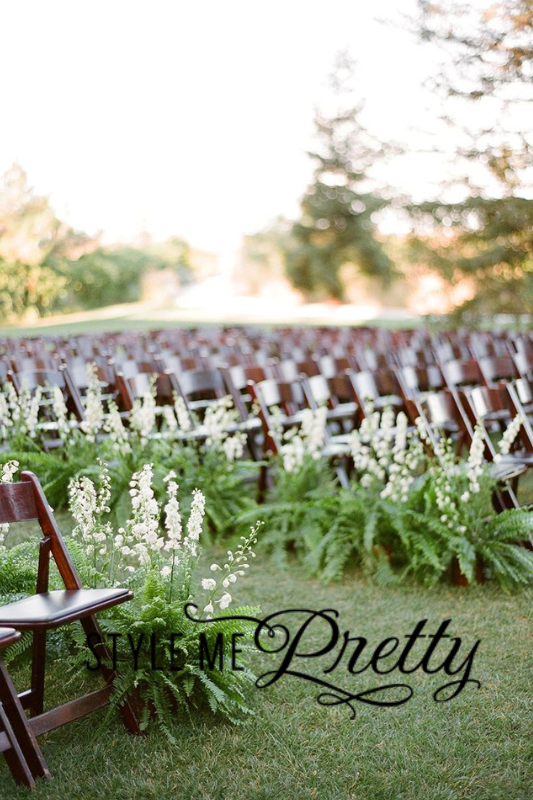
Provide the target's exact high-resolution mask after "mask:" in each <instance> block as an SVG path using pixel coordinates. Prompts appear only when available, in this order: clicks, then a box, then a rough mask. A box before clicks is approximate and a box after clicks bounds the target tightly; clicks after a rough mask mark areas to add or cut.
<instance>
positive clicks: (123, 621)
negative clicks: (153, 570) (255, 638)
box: [104, 576, 258, 744]
mask: <svg viewBox="0 0 533 800" xmlns="http://www.w3.org/2000/svg"><path fill="white" fill-rule="evenodd" d="M231 613H232V615H244V616H254V615H257V613H258V609H257V608H250V607H242V608H235V609H233V610H232V612H231ZM223 616H224V615H222V616H221V618H218V617H217V620H216V621H213V622H212V623H209V624H207V625H201V624H197V623H194V622H191V621H190V620H188V619H187V618H186V617H185V616H184V614H183V607H182V605H181V604H180V602H179V601H178V600H176V601H174V602H173V603H172V604H169V603H168V600H167V596H166V587H165V586H164V585H163V584H162V582H160V581H158V580H157V578H156V576H152V578H151V580H147V581H146V583H145V587H144V591H143V592H140V593H139V594H138V596H136V598H135V599H134V601H133V602H131V603H127V604H124V605H122V606H119V607H116V609H115V610H114V613H113V614H110V615H109V616H108V618H107V619H106V621H105V624H104V630H107V631H109V632H111V631H112V632H114V633H120V634H122V637H121V639H120V640H119V644H120V648H119V649H118V658H119V671H120V677H119V679H118V681H117V682H116V685H115V689H114V693H113V698H112V708H116V707H118V706H120V705H121V703H122V702H123V700H124V699H125V698H126V697H128V696H132V695H133V696H134V697H135V696H137V698H138V699H139V700H140V702H141V706H142V717H141V727H142V728H143V729H146V728H147V727H148V726H149V724H150V723H151V722H152V723H153V722H154V721H157V725H158V727H160V728H161V729H162V730H163V732H164V733H165V735H166V737H167V739H168V740H169V741H170V742H171V743H173V744H175V743H177V742H176V738H175V734H174V732H173V729H172V727H173V723H174V722H175V720H176V718H178V719H179V717H180V714H183V713H185V714H186V715H187V716H189V717H190V716H191V715H192V714H193V713H195V714H196V713H209V714H210V715H214V716H215V718H217V717H219V718H220V719H227V720H229V721H231V722H232V723H239V722H242V721H243V720H244V719H245V718H246V717H247V716H249V715H250V714H252V713H253V711H252V708H251V706H250V688H251V686H252V680H253V677H254V676H253V675H252V674H251V673H250V671H249V670H248V669H246V668H245V667H244V666H243V665H242V664H241V665H240V666H241V667H242V671H241V670H237V671H233V670H232V669H231V662H232V650H231V648H232V635H234V634H238V633H242V634H243V635H245V636H249V635H250V634H251V632H252V629H253V623H249V622H248V623H247V622H237V621H234V620H232V621H231V622H225V621H224V619H223ZM200 632H202V633H203V634H204V635H205V640H206V646H207V647H206V650H207V652H208V653H209V655H210V657H211V655H213V654H214V653H215V651H216V645H217V637H218V635H219V634H222V646H221V650H222V665H223V668H222V669H219V668H218V666H219V661H218V657H217V659H216V662H215V666H214V668H211V667H210V666H209V663H208V661H207V659H206V658H205V653H206V650H204V658H203V659H202V658H201V654H200V638H199V633H200ZM128 634H131V636H132V637H133V639H134V641H135V642H136V643H138V642H139V640H140V636H141V635H144V640H143V646H142V647H141V649H140V651H139V662H138V665H137V666H138V668H137V669H134V665H133V663H132V658H131V650H130V649H129V646H128V643H127V635H128ZM152 634H153V635H154V641H156V642H157V650H156V656H157V661H156V663H157V664H158V665H160V666H164V668H163V669H161V670H154V669H152V663H151V658H152V656H151V649H150V646H149V642H150V636H151V635H152ZM172 634H175V636H174V638H173V640H172ZM237 641H238V642H239V649H242V651H243V653H244V652H246V651H247V650H250V649H251V647H250V645H248V646H246V645H245V644H241V643H242V642H243V641H244V640H243V639H238V640H237ZM171 649H172V650H173V651H174V654H173V656H171ZM171 660H172V662H171ZM171 663H172V664H173V667H174V669H173V670H171V669H170V668H169V665H170V664H171Z"/></svg>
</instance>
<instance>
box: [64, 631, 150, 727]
mask: <svg viewBox="0 0 533 800" xmlns="http://www.w3.org/2000/svg"><path fill="white" fill-rule="evenodd" d="M80 621H81V624H82V625H83V630H84V631H85V634H86V636H90V635H91V634H95V635H96V636H98V637H99V641H100V642H101V644H97V645H96V647H95V650H96V649H97V650H98V653H99V656H100V658H101V660H102V663H101V667H100V670H101V672H102V675H103V677H104V678H105V680H106V681H107V682H108V683H110V684H112V683H113V681H114V680H115V679H116V678H118V672H116V671H115V670H112V669H111V668H110V667H108V666H106V664H105V663H104V661H108V662H109V663H111V653H110V652H109V649H108V647H107V645H106V644H105V642H104V637H103V635H102V631H101V630H100V626H99V625H98V623H97V621H96V619H95V618H94V617H85V619H82V620H80ZM97 641H98V640H97ZM132 699H133V698H131V697H128V698H127V699H126V700H125V701H124V703H123V704H122V705H121V706H120V709H119V711H120V716H121V717H122V721H123V723H124V725H125V727H126V730H127V731H128V732H129V733H131V734H133V735H135V736H142V735H143V732H142V731H141V728H140V723H139V718H138V715H137V713H136V712H135V709H134V705H133V702H132Z"/></svg>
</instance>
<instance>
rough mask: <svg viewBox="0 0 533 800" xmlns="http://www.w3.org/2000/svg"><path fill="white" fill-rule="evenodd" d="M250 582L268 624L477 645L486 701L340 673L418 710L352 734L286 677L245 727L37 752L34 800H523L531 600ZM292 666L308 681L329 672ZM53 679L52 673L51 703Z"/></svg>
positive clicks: (431, 681) (495, 594) (532, 675)
mask: <svg viewBox="0 0 533 800" xmlns="http://www.w3.org/2000/svg"><path fill="white" fill-rule="evenodd" d="M213 555H216V553H215V554H214V553H213V552H212V551H211V552H208V553H207V555H206V557H205V560H206V563H209V561H210V558H212V557H213ZM254 567H255V569H253V571H251V574H250V576H249V577H248V578H247V579H246V580H244V581H243V582H242V583H240V584H237V585H236V587H235V590H236V592H237V596H236V600H237V602H238V603H244V602H247V603H248V602H253V603H257V602H259V603H261V605H262V609H263V615H264V616H266V615H267V614H269V613H273V612H275V611H278V610H281V609H288V608H311V609H322V608H323V609H327V608H335V609H337V610H338V611H339V614H340V627H341V631H344V630H349V631H350V632H351V634H352V635H354V636H355V635H364V636H366V637H367V638H368V640H369V644H370V645H372V646H375V645H376V644H377V643H378V642H380V641H381V640H382V639H384V638H385V637H387V636H395V635H396V636H398V637H400V636H403V635H405V634H407V633H409V632H411V631H412V629H413V627H414V625H415V623H416V622H417V621H418V620H420V619H423V618H427V619H428V631H429V632H432V631H434V630H435V629H436V627H437V623H439V622H440V621H442V620H444V619H447V618H451V619H452V623H451V630H450V632H451V633H452V635H458V636H461V637H462V639H463V643H464V644H463V648H464V653H465V654H466V652H468V649H470V647H471V646H472V645H473V644H474V642H475V640H477V639H481V645H480V647H479V650H478V653H477V655H476V657H475V660H474V668H473V671H472V677H473V678H476V679H478V680H480V681H481V688H480V689H477V688H475V687H472V686H467V687H466V688H465V689H464V690H463V692H462V694H461V695H460V696H459V697H457V698H456V699H454V700H452V701H451V702H449V703H441V704H437V703H435V702H434V701H433V699H432V693H433V691H434V690H435V688H436V687H438V686H440V685H442V684H443V683H444V682H446V681H447V680H450V679H445V678H446V676H443V675H442V674H441V673H439V674H437V675H433V676H428V675H424V674H419V673H415V674H414V675H411V676H406V677H403V676H400V677H399V678H397V677H396V676H397V673H392V674H391V676H390V677H387V678H378V677H377V676H375V675H373V674H371V673H370V671H367V672H365V673H364V674H363V675H360V676H357V675H353V676H351V675H349V674H348V673H347V672H346V669H345V667H343V666H342V665H339V667H338V669H337V670H336V672H335V673H332V674H331V675H330V678H331V679H333V677H335V682H336V683H338V684H341V685H344V686H345V687H346V688H353V689H356V690H357V691H360V690H362V689H366V688H369V687H370V686H375V685H377V684H378V683H380V682H383V681H385V680H386V681H392V682H395V681H396V680H406V681H407V682H408V683H410V684H411V685H412V686H413V689H414V697H413V698H412V699H411V700H410V701H409V702H408V703H406V704H405V705H404V706H401V707H398V708H376V707H372V706H368V705H364V704H359V705H358V707H357V718H356V719H355V720H350V719H349V714H348V709H346V708H345V707H344V706H341V707H338V708H334V709H327V708H324V707H321V706H319V705H318V704H317V702H316V699H315V698H316V695H317V693H318V691H317V687H315V686H314V685H313V684H311V683H309V682H306V681H305V682H304V681H301V680H297V679H294V678H291V677H284V678H283V679H282V680H280V681H279V682H278V683H276V684H274V685H273V686H271V687H269V688H266V689H263V690H254V692H255V708H256V716H255V717H254V718H253V719H252V720H251V721H250V722H249V723H248V724H246V725H245V726H242V727H232V726H230V725H227V724H221V723H218V724H214V723H213V722H212V721H211V720H209V719H205V718H204V719H193V720H192V721H187V720H180V721H179V722H178V723H177V734H178V740H179V744H178V745H177V746H175V747H172V746H170V745H169V744H168V743H167V742H166V741H165V739H164V738H163V737H162V736H161V735H160V734H159V733H157V732H152V733H149V735H147V736H146V737H144V738H133V737H130V736H128V735H127V734H126V732H125V731H124V729H123V728H122V726H121V724H120V722H119V721H118V720H116V721H113V722H112V723H111V725H110V727H108V728H106V729H105V730H104V731H98V724H97V715H93V717H88V718H86V719H85V720H80V721H78V722H76V723H73V724H72V725H70V726H67V727H65V728H62V729H59V730H58V731H55V732H53V733H50V734H48V735H47V736H45V737H43V738H42V739H41V740H40V741H41V744H42V747H43V751H44V755H45V758H46V760H47V762H48V764H49V767H50V769H51V772H52V775H53V780H52V781H50V782H43V781H40V782H39V785H38V788H37V790H36V791H35V792H34V793H33V795H32V796H33V797H34V798H35V799H36V800H65V799H66V798H68V800H78V799H79V800H82V798H83V800H97V799H98V800H122V799H124V800H126V798H127V799H128V800H148V798H154V800H155V798H157V800H167V798H168V800H171V798H172V800H174V798H180V800H189V798H190V799H191V800H267V799H268V800H284V799H285V798H291V800H304V798H315V797H316V798H319V800H349V799H350V798H354V799H355V798H357V799H358V800H459V799H460V798H461V799H463V798H464V800H466V799H467V798H468V800H531V798H532V797H533V736H532V733H533V730H532V727H533V726H532V721H533V713H532V707H531V694H532V690H531V687H532V685H533V665H532V659H531V652H532V648H531V645H532V642H531V633H532V630H533V627H532V616H533V615H532V610H531V609H532V600H533V593H532V592H522V593H520V594H517V595H515V596H507V595H504V594H502V593H501V592H499V591H498V590H497V589H496V588H495V587H494V586H491V585H486V586H481V587H475V588H470V589H456V588H452V587H444V586H443V587H437V588H434V589H430V590H426V589H423V588H419V587H415V586H409V587H403V588H386V589H385V588H379V587H377V586H375V585H373V584H371V583H369V582H368V581H367V580H366V579H365V578H363V577H362V576H361V575H360V574H358V573H354V574H352V575H350V576H349V577H347V578H346V579H345V580H344V582H343V583H342V584H337V585H332V586H328V587H324V586H322V585H321V584H320V583H319V582H317V581H315V580H310V579H308V578H307V577H306V575H305V573H304V572H303V570H302V569H301V567H299V566H297V565H296V564H293V565H291V567H290V568H289V569H287V570H286V571H284V572H281V573H280V572H279V571H278V570H277V569H275V568H274V567H273V566H272V564H271V563H270V562H269V561H268V560H267V559H266V558H265V557H263V556H260V558H258V559H257V562H256V563H255V564H254ZM319 640H320V641H322V642H324V641H325V639H324V638H323V637H320V636H319V637H318V639H317V638H316V637H315V639H314V641H315V646H316V645H317V643H318V641H319ZM426 641H427V640H426ZM467 648H468V649H467ZM423 651H424V649H422V651H421V653H423ZM461 652H463V651H461ZM327 658H328V657H327V656H326V657H325V659H327ZM252 661H253V667H254V669H255V671H256V673H257V674H260V673H262V672H265V671H267V670H268V669H272V668H273V662H272V656H266V655H261V654H253V656H252ZM301 661H302V664H300V665H299V666H300V668H302V669H304V670H306V671H311V672H312V673H313V674H315V675H319V674H320V668H321V666H322V667H324V666H325V665H326V661H325V660H324V659H314V660H313V661H314V662H316V663H313V662H312V660H309V659H307V660H305V659H301ZM303 662H305V663H303ZM275 663H277V662H275ZM328 663H331V657H330V661H329V662H328ZM369 673H370V674H369ZM62 680H63V676H62V673H61V670H60V666H59V665H58V664H57V665H55V668H54V669H52V671H51V682H52V684H56V688H53V687H52V692H51V694H52V696H53V694H54V693H55V692H60V691H61V690H60V687H61V684H62ZM0 786H1V787H2V789H1V791H0V796H1V797H2V799H3V800H12V798H13V799H14V798H22V797H27V796H28V794H27V790H25V789H23V788H21V787H15V786H14V784H13V783H12V780H11V777H10V775H9V772H8V770H7V768H6V766H5V764H4V763H0Z"/></svg>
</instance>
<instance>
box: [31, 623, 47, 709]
mask: <svg viewBox="0 0 533 800" xmlns="http://www.w3.org/2000/svg"><path fill="white" fill-rule="evenodd" d="M45 663H46V631H34V632H33V646H32V660H31V691H32V697H31V706H30V714H31V716H32V717H38V716H39V714H42V713H43V710H44V676H45Z"/></svg>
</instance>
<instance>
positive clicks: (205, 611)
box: [204, 603, 215, 614]
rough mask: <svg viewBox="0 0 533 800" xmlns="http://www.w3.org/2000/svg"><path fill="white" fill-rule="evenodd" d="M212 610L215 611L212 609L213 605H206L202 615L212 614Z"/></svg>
mask: <svg viewBox="0 0 533 800" xmlns="http://www.w3.org/2000/svg"><path fill="white" fill-rule="evenodd" d="M214 610H215V609H214V608H213V604H212V603H208V604H207V605H206V606H205V607H204V614H212V613H213V611H214Z"/></svg>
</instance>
